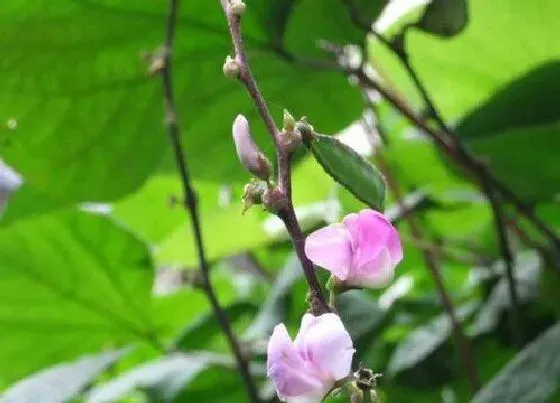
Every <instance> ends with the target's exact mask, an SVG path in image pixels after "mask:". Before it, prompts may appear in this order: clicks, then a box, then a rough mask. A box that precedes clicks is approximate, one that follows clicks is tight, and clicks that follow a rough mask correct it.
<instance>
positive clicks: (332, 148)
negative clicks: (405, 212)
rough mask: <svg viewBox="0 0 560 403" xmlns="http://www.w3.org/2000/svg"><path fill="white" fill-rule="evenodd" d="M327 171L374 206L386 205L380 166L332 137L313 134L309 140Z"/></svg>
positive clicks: (316, 157) (311, 148) (380, 208)
mask: <svg viewBox="0 0 560 403" xmlns="http://www.w3.org/2000/svg"><path fill="white" fill-rule="evenodd" d="M308 147H309V149H310V150H311V152H312V153H313V156H314V157H315V159H316V160H317V162H319V164H321V166H322V167H323V169H324V170H325V172H326V173H328V174H329V175H330V176H331V177H332V178H333V179H334V180H335V181H337V182H338V183H340V184H341V185H342V186H344V187H345V188H346V189H347V190H348V191H350V192H351V193H352V194H353V195H354V196H356V198H357V199H359V200H361V201H362V202H364V203H366V204H367V205H368V206H370V207H371V208H373V209H376V210H379V211H383V208H384V206H385V187H386V186H385V179H384V178H383V175H382V174H381V172H379V170H378V169H377V168H376V167H375V166H374V165H373V164H371V163H370V162H369V161H368V160H367V159H365V158H364V157H363V156H361V155H360V154H358V153H357V152H356V151H354V150H353V149H352V148H350V147H348V146H347V145H345V144H343V143H341V142H340V141H338V140H337V139H335V138H334V137H330V136H325V135H322V134H315V135H314V138H313V140H312V141H311V142H310V143H309V144H308Z"/></svg>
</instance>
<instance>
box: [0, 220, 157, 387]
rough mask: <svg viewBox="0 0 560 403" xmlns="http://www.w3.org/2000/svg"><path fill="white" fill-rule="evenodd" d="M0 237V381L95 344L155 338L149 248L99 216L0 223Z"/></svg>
mask: <svg viewBox="0 0 560 403" xmlns="http://www.w3.org/2000/svg"><path fill="white" fill-rule="evenodd" d="M0 244H1V245H2V248H1V249H0V299H1V300H2V304H0V333H1V334H3V335H4V336H3V337H2V343H0V379H2V380H3V381H7V382H9V381H12V380H14V379H19V378H21V377H22V376H25V375H28V374H30V373H32V372H34V371H37V370H39V369H41V368H44V367H47V366H49V365H52V364H55V363H57V362H60V361H65V360H70V359H74V358H75V357H77V356H78V355H80V354H83V353H87V352H91V351H96V350H99V349H100V348H101V347H102V346H118V345H123V344H128V343H130V342H131V341H140V340H142V341H148V342H150V343H152V342H153V343H156V342H155V341H154V337H155V336H154V334H155V332H156V329H155V327H154V325H153V323H152V320H151V318H150V299H151V296H150V293H151V285H152V279H153V267H152V263H151V259H150V255H149V252H148V250H147V248H146V246H145V245H144V244H143V243H141V242H140V241H139V240H138V239H136V238H135V237H133V236H132V235H131V234H129V233H127V232H126V231H124V230H122V229H121V228H119V227H117V226H115V225H114V224H113V223H112V222H111V221H110V220H109V219H107V218H106V217H102V216H99V215H91V214H86V213H80V212H64V213H60V214H57V215H48V216H42V217H40V218H37V219H34V220H25V221H21V222H18V223H16V224H13V225H11V226H9V227H4V228H2V229H0ZM29 346H33V348H30V347H29Z"/></svg>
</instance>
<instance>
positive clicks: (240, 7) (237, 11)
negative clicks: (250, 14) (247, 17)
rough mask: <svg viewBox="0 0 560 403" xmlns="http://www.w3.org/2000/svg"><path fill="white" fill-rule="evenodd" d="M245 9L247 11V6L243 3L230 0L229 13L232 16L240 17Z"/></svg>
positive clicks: (239, 0) (237, 0)
mask: <svg viewBox="0 0 560 403" xmlns="http://www.w3.org/2000/svg"><path fill="white" fill-rule="evenodd" d="M246 9H247V5H246V4H245V3H243V2H242V1H241V0H230V2H229V11H230V12H231V13H232V14H233V15H237V16H238V17H241V16H242V15H243V13H245V10H246Z"/></svg>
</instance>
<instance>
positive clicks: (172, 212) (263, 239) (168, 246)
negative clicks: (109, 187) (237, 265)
mask: <svg viewBox="0 0 560 403" xmlns="http://www.w3.org/2000/svg"><path fill="white" fill-rule="evenodd" d="M195 189H196V191H197V194H198V197H199V207H200V216H201V226H202V234H203V238H204V240H205V241H206V242H205V247H206V252H207V256H208V258H209V259H211V260H214V259H217V258H220V257H224V256H229V255H232V254H235V253H238V252H240V251H242V250H245V249H249V248H254V247H257V246H262V245H266V244H267V243H269V242H270V241H271V239H272V238H271V237H270V236H269V235H268V234H267V233H266V231H265V228H264V224H263V221H264V220H263V218H264V217H266V215H267V214H266V213H264V212H263V211H259V208H258V206H257V207H256V208H253V209H251V210H249V211H248V212H246V213H245V214H242V211H243V206H242V203H241V186H235V187H234V186H220V185H218V184H216V183H211V182H206V181H197V182H196V183H195ZM181 197H182V187H181V183H180V181H179V179H178V178H176V177H171V176H168V175H157V176H154V177H152V178H150V180H149V181H148V182H146V184H145V185H144V186H143V187H142V188H141V189H140V190H139V191H138V192H137V193H135V194H133V195H131V196H129V197H127V198H125V199H123V200H122V201H120V202H118V203H116V204H115V208H114V210H113V213H112V214H113V216H114V217H115V218H117V219H118V220H119V221H122V222H123V223H125V224H126V225H127V226H128V227H129V228H131V229H132V230H134V231H135V232H137V233H138V234H139V235H140V236H141V237H142V238H144V239H146V240H147V241H148V242H150V243H151V244H152V245H154V246H155V247H156V248H157V249H156V252H155V256H156V261H157V262H158V263H159V264H181V265H183V266H186V267H197V266H198V259H197V255H196V249H195V243H194V238H193V235H192V231H191V227H190V224H189V223H188V221H187V215H186V212H185V209H184V207H183V205H182V204H181V203H180V198H181ZM173 199H175V200H176V201H179V202H172V200H173Z"/></svg>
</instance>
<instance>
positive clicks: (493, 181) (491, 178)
mask: <svg viewBox="0 0 560 403" xmlns="http://www.w3.org/2000/svg"><path fill="white" fill-rule="evenodd" d="M368 32H369V33H372V34H373V35H374V36H375V37H376V38H378V39H379V40H380V41H381V42H382V43H383V44H384V45H385V46H387V47H388V48H389V49H390V50H391V51H392V52H393V53H395V55H396V56H397V57H398V58H399V60H400V61H401V63H402V64H403V66H404V68H405V70H406V71H407V73H408V75H409V76H410V78H411V79H412V81H413V83H414V85H415V87H416V88H417V90H418V92H419V93H420V95H421V97H422V99H423V101H424V103H425V105H426V107H427V108H428V112H429V113H430V115H431V117H432V118H433V119H434V120H435V121H436V123H437V124H438V126H439V128H440V131H438V130H434V129H432V128H430V127H429V126H428V125H427V124H426V123H425V122H424V121H423V120H422V119H420V118H419V117H417V116H416V115H415V114H414V112H412V111H411V110H410V108H409V107H408V105H406V104H404V103H403V102H401V101H400V100H399V99H398V98H397V97H396V96H394V95H393V94H391V93H390V92H389V91H387V90H385V91H384V92H381V91H380V93H381V94H382V95H383V97H384V98H386V99H387V100H388V101H389V102H390V103H391V104H392V105H393V106H394V107H396V108H397V109H398V110H399V111H400V112H401V113H402V114H403V115H404V116H405V117H407V118H408V119H409V120H410V121H411V122H412V123H413V124H415V125H416V126H417V127H419V128H421V129H422V130H423V131H424V132H425V133H426V134H428V135H429V136H430V137H431V138H432V139H433V140H434V141H435V142H436V144H437V145H438V146H440V147H441V148H442V149H443V150H444V151H445V152H446V153H447V154H448V155H450V156H451V157H452V158H454V159H455V160H456V161H457V162H458V163H459V165H461V166H463V167H464V168H466V169H468V170H469V171H471V172H473V173H474V174H475V175H476V176H477V179H478V180H479V182H480V184H481V188H483V191H484V187H487V188H488V187H489V188H495V190H497V192H499V193H501V194H502V195H503V197H504V198H505V199H507V200H509V202H511V203H512V204H513V205H514V206H515V208H516V209H517V210H518V211H519V212H520V213H521V214H522V215H524V216H525V217H526V218H527V219H528V220H529V221H530V222H531V223H532V224H533V225H534V226H535V227H536V228H538V229H539V230H540V231H541V232H542V233H543V234H545V235H546V236H547V237H548V238H549V239H550V240H551V241H552V243H553V245H554V247H555V248H556V249H557V250H558V249H560V237H559V236H558V234H556V232H555V231H554V230H553V229H552V228H550V227H549V226H548V225H547V224H546V223H545V222H544V221H542V220H541V219H540V218H539V217H537V216H536V214H535V212H534V211H533V209H532V208H531V207H530V206H528V205H527V204H525V203H524V202H523V201H522V200H521V199H520V198H519V197H518V196H517V195H516V194H515V192H514V191H513V190H511V189H510V188H509V187H508V186H507V185H506V184H504V183H503V182H502V181H501V180H499V179H498V178H497V177H496V176H495V175H493V174H492V172H490V170H489V169H488V167H487V166H486V165H485V164H484V163H482V162H480V161H479V160H478V159H477V158H476V157H475V156H473V155H472V154H471V153H470V152H469V151H468V150H467V148H466V147H465V145H464V144H463V142H462V141H461V139H460V138H459V137H458V136H457V135H456V134H455V133H453V131H452V130H451V129H450V127H449V126H448V125H447V124H446V123H445V121H444V120H443V118H442V117H441V114H440V113H439V112H438V110H437V108H436V106H435V103H434V102H433V100H432V98H431V97H430V95H429V93H428V91H427V89H426V86H425V85H424V84H423V83H422V81H421V80H420V77H419V75H418V73H417V72H416V70H415V69H414V67H413V66H412V64H411V62H410V58H409V57H408V54H407V52H406V51H405V49H404V38H403V37H401V38H400V41H399V42H390V41H388V40H387V39H385V38H384V36H383V35H381V34H379V33H378V32H376V31H374V30H369V31H368ZM397 44H398V45H397ZM362 76H365V77H362V78H366V81H369V82H370V84H371V82H373V80H371V79H369V78H368V77H367V76H366V75H365V74H363V72H362ZM376 87H380V86H379V85H378V84H376ZM376 89H378V88H376ZM389 95H391V96H390V97H388V96H389ZM485 182H486V183H485ZM485 193H486V195H487V197H488V199H489V201H490V202H492V198H493V197H494V196H493V195H491V194H490V193H488V192H485ZM498 209H500V207H498ZM494 219H495V221H496V222H498V223H500V222H502V221H503V220H500V219H499V218H498V217H497V216H496V215H495V216H494ZM499 231H500V232H505V229H504V227H503V226H502V227H501V229H499ZM499 237H502V235H501V234H499ZM506 238H507V235H506ZM508 247H509V246H508ZM503 249H504V250H505V248H503ZM504 260H505V256H504Z"/></svg>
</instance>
